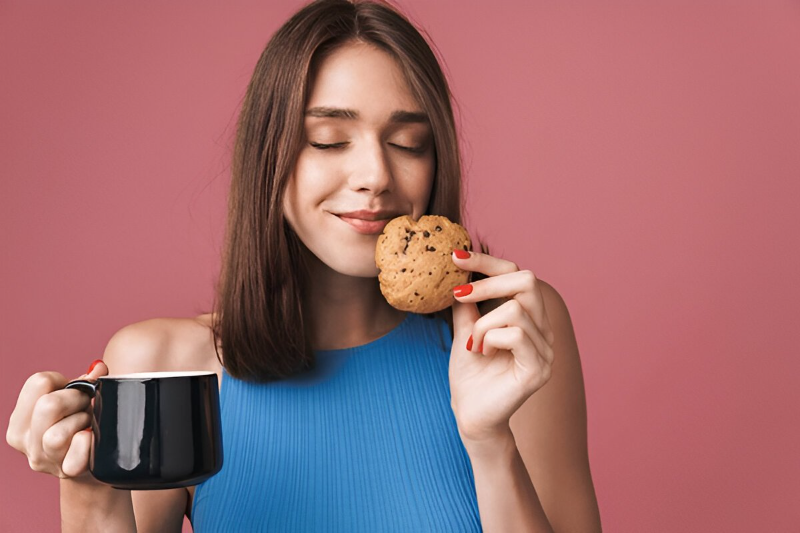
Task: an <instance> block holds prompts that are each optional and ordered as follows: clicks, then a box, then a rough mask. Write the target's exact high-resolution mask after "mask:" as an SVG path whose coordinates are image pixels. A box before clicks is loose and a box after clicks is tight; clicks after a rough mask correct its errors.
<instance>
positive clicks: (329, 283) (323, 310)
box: [303, 254, 406, 350]
mask: <svg viewBox="0 0 800 533" xmlns="http://www.w3.org/2000/svg"><path fill="white" fill-rule="evenodd" d="M308 255H310V256H312V257H310V258H309V261H308V266H309V269H308V274H309V277H308V280H307V283H308V286H307V290H306V297H305V299H304V302H303V308H304V309H305V310H306V312H307V313H308V316H309V319H310V324H309V325H310V327H311V343H312V346H313V347H314V349H316V350H333V349H339V348H349V347H352V346H360V345H362V344H366V343H368V342H370V341H373V340H375V339H377V338H379V337H382V336H383V335H385V334H386V333H388V332H389V331H391V330H392V329H393V328H394V327H396V326H397V325H398V324H399V323H400V322H401V321H402V320H403V318H404V317H405V315H406V313H405V312H403V311H399V310H397V309H395V308H394V307H392V306H390V305H389V304H388V303H387V302H386V299H385V298H384V297H383V294H381V291H380V285H379V283H378V278H377V277H357V276H347V275H345V274H341V273H339V272H336V271H335V270H333V269H332V268H330V267H329V266H327V265H326V264H324V263H323V262H322V261H320V260H319V259H318V258H317V257H315V256H313V254H308Z"/></svg>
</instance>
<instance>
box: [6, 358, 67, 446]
mask: <svg viewBox="0 0 800 533" xmlns="http://www.w3.org/2000/svg"><path fill="white" fill-rule="evenodd" d="M66 384H67V378H65V377H64V376H62V375H61V374H59V373H58V372H37V373H36V374H33V375H32V376H31V377H29V378H28V379H27V380H26V381H25V384H24V385H23V386H22V389H21V390H20V393H19V396H18V397H17V404H16V406H15V407H14V411H13V412H12V413H11V417H10V418H9V420H8V431H7V432H6V440H7V441H8V443H9V444H10V445H11V446H12V447H13V448H15V449H17V450H19V451H21V452H23V453H24V452H25V438H26V435H27V433H28V428H30V424H31V417H32V416H33V409H34V406H35V405H36V402H37V400H38V399H39V398H41V397H42V396H44V395H46V394H48V393H50V392H53V391H55V390H58V389H60V388H62V387H64V385H66Z"/></svg>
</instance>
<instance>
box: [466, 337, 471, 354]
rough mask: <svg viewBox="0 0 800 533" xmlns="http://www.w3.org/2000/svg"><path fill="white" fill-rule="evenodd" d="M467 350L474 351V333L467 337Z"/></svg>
mask: <svg viewBox="0 0 800 533" xmlns="http://www.w3.org/2000/svg"><path fill="white" fill-rule="evenodd" d="M467 351H468V352H471V351H472V335H470V336H469V339H467Z"/></svg>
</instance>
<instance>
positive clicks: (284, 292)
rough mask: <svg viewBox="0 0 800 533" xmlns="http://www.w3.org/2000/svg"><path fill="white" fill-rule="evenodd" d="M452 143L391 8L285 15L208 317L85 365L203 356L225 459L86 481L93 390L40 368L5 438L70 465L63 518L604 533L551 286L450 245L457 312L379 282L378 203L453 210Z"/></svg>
mask: <svg viewBox="0 0 800 533" xmlns="http://www.w3.org/2000/svg"><path fill="white" fill-rule="evenodd" d="M459 161H460V158H459V151H458V142H457V135H456V131H455V126H454V120H453V113H452V109H451V107H450V100H449V89H448V87H447V83H446V80H445V78H444V76H443V74H442V72H441V69H440V67H439V65H438V63H437V61H436V58H435V56H434V54H433V53H432V51H431V49H430V48H429V46H428V45H427V44H426V42H425V40H424V39H423V38H422V37H421V36H420V34H419V33H418V32H417V30H415V29H414V28H413V26H412V25H411V24H410V23H409V22H408V21H407V20H406V19H405V18H403V17H402V16H401V15H400V14H398V13H397V12H396V11H394V10H393V8H391V7H389V6H387V5H385V4H382V3H366V2H363V3H362V2H358V3H350V2H347V1H345V0H321V1H318V2H314V3H312V4H310V5H308V6H306V7H305V8H303V9H301V10H300V11H299V12H298V13H297V14H295V15H294V16H293V17H292V18H291V19H290V20H289V21H287V22H286V23H285V24H284V25H283V26H282V27H281V28H280V29H279V30H278V32H277V33H276V34H275V35H274V36H273V38H272V39H271V41H270V42H269V44H268V45H267V47H266V48H265V50H264V52H263V54H262V56H261V58H260V60H259V62H258V64H257V66H256V68H255V73H254V75H253V78H252V80H251V82H250V85H249V87H248V91H247V95H246V97H245V101H244V103H243V107H242V111H241V116H240V120H239V125H238V130H237V141H236V148H235V153H234V165H233V179H232V184H231V193H230V197H229V221H228V233H227V240H226V251H225V254H224V258H223V270H222V274H221V276H220V284H219V287H218V291H217V301H215V305H214V312H213V313H210V314H206V315H201V316H199V317H195V318H187V319H153V320H147V321H144V322H140V323H136V324H132V325H129V326H127V327H125V328H122V329H121V330H120V331H118V332H117V333H116V334H115V335H114V336H113V337H112V338H111V340H110V341H109V343H108V346H107V348H106V350H105V353H104V356H103V360H102V361H96V362H95V363H93V365H92V367H90V369H89V374H88V376H89V378H96V377H99V376H101V375H105V374H106V373H108V372H111V373H114V374H120V373H129V372H142V371H167V370H189V369H192V370H196V369H206V370H210V371H214V372H216V373H217V375H218V376H219V379H220V383H221V392H220V394H221V404H222V416H223V435H224V446H225V464H224V466H223V469H222V470H221V471H220V473H218V474H217V475H216V476H214V477H212V478H211V479H209V480H207V481H206V482H204V483H202V484H201V485H199V486H197V487H190V488H189V489H188V490H187V489H171V490H162V491H136V492H130V491H123V490H115V489H111V488H110V487H107V486H105V485H102V484H100V483H98V482H96V481H95V480H94V479H93V478H92V477H91V475H89V474H88V472H87V464H88V455H89V448H90V445H91V438H92V437H91V433H89V432H85V431H82V429H84V428H86V427H87V426H88V424H89V415H88V412H87V411H88V408H89V403H88V400H87V399H86V397H85V396H84V395H82V394H81V393H79V392H77V391H74V390H63V386H64V384H65V383H66V382H67V379H66V378H64V377H63V376H61V375H60V374H57V373H54V372H42V373H38V374H36V375H34V376H32V377H31V378H30V379H29V380H28V381H27V382H26V384H25V385H24V387H23V389H22V391H21V393H20V396H19V400H18V404H17V407H16V409H15V411H14V413H13V414H12V416H11V420H10V422H9V429H8V433H7V435H8V436H7V439H8V441H9V443H10V444H11V445H12V446H14V447H15V448H17V449H18V450H20V451H22V452H23V453H25V454H26V455H27V457H28V459H29V463H30V465H31V468H33V469H34V470H38V471H43V472H48V473H51V474H53V475H56V476H58V477H59V478H61V481H60V483H61V511H62V522H63V524H64V529H65V530H67V531H71V530H80V531H94V530H103V531H125V530H131V531H133V530H135V529H136V528H137V527H138V530H139V531H179V530H180V527H181V523H182V520H183V516H184V514H186V515H188V516H190V517H191V519H192V522H193V525H194V527H195V529H196V530H197V531H251V530H268V529H269V530H272V529H275V530H281V531H282V530H296V531H329V530H333V531H383V530H392V531H475V530H481V529H484V530H486V531H582V532H588V531H599V530H600V519H599V512H598V508H597V503H596V499H595V494H594V489H593V486H592V480H591V474H590V470H589V464H588V456H587V438H586V407H585V399H584V390H583V382H582V376H581V368H580V359H579V355H578V350H577V346H576V342H575V337H574V333H573V331H572V326H571V322H570V318H569V314H568V311H567V308H566V306H565V304H564V302H563V300H562V299H561V298H560V296H559V295H558V293H557V292H556V291H555V289H553V288H552V287H551V286H550V285H548V284H547V283H545V282H543V281H541V280H538V279H537V278H536V277H535V276H534V275H533V274H532V273H531V271H529V270H520V268H518V267H517V265H515V264H514V263H511V262H509V261H506V260H503V259H500V258H496V257H492V256H490V255H489V254H488V253H478V252H472V253H466V254H465V253H460V254H456V253H455V252H454V253H453V256H452V257H453V261H454V263H455V264H456V265H457V266H458V267H460V268H462V269H464V270H467V271H470V272H472V273H474V276H473V282H472V283H470V284H468V285H466V286H462V287H459V288H457V289H456V291H455V294H454V296H455V303H454V304H453V306H452V308H451V309H450V308H449V309H446V310H445V311H442V312H439V313H436V314H435V315H432V316H422V315H417V314H414V313H404V312H401V311H398V310H397V309H395V308H393V307H391V306H390V305H389V304H388V303H387V302H386V300H385V299H384V298H383V296H382V294H381V292H380V290H379V286H378V282H377V279H376V277H377V274H378V271H377V268H376V266H375V262H374V251H375V245H376V241H377V236H378V234H379V233H380V230H381V229H382V227H383V225H384V224H385V221H386V220H388V219H390V218H393V217H395V216H398V215H402V214H407V215H410V216H411V217H412V218H414V219H415V220H416V219H418V218H419V217H420V216H422V215H423V214H438V215H444V216H447V217H448V218H450V219H451V220H453V221H455V222H458V221H460V202H461V197H460V166H459ZM375 220H384V222H383V223H381V222H374V221H375ZM369 221H373V222H369ZM483 251H484V252H487V250H486V249H483ZM459 252H461V251H459ZM441 338H443V339H444V341H445V342H444V345H442V344H441V343H440V342H438V341H439V340H440V339H441ZM545 385H546V386H545Z"/></svg>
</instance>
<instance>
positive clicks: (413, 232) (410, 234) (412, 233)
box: [408, 231, 417, 239]
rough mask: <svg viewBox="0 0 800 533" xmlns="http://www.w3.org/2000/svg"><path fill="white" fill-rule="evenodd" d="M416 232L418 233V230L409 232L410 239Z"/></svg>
mask: <svg viewBox="0 0 800 533" xmlns="http://www.w3.org/2000/svg"><path fill="white" fill-rule="evenodd" d="M416 234H417V232H416V231H412V232H411V233H409V234H408V238H409V239H410V238H411V237H413V236H414V235H416Z"/></svg>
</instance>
